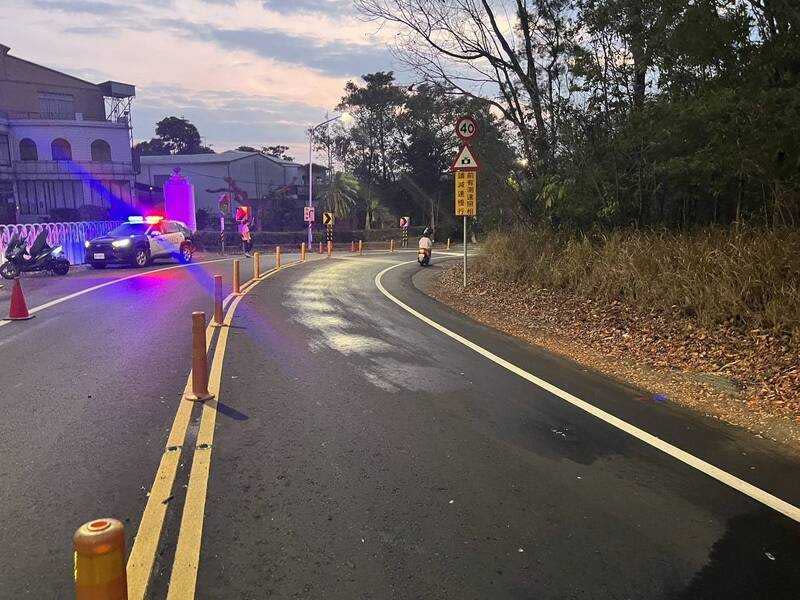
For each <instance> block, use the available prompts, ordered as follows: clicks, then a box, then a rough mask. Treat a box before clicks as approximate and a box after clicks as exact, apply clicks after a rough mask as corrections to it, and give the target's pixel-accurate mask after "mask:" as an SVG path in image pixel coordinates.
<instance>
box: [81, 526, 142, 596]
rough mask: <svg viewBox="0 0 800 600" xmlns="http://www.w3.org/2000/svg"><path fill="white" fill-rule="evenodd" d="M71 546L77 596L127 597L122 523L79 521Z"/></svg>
mask: <svg viewBox="0 0 800 600" xmlns="http://www.w3.org/2000/svg"><path fill="white" fill-rule="evenodd" d="M72 549H73V552H74V554H73V557H74V564H73V573H74V577H75V598H76V600H128V576H127V574H126V571H125V530H124V528H123V525H122V523H120V522H119V521H117V520H116V519H97V520H95V521H90V522H89V523H85V524H83V525H81V526H80V528H78V530H77V531H76V532H75V535H73V536H72Z"/></svg>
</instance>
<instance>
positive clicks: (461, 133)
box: [456, 117, 478, 142]
mask: <svg viewBox="0 0 800 600" xmlns="http://www.w3.org/2000/svg"><path fill="white" fill-rule="evenodd" d="M477 134H478V124H477V123H476V122H475V119H473V118H472V117H461V118H460V119H459V120H458V121H457V122H456V135H457V136H458V137H459V138H461V141H463V142H469V141H470V140H472V139H474V138H475V136H476V135H477Z"/></svg>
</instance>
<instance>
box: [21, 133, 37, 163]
mask: <svg viewBox="0 0 800 600" xmlns="http://www.w3.org/2000/svg"><path fill="white" fill-rule="evenodd" d="M19 159H20V160H39V152H38V151H37V150H36V142H34V141H33V140H32V139H30V138H25V139H24V140H20V141H19Z"/></svg>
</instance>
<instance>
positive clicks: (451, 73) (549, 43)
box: [356, 0, 572, 170]
mask: <svg viewBox="0 0 800 600" xmlns="http://www.w3.org/2000/svg"><path fill="white" fill-rule="evenodd" d="M506 4H513V5H514V6H513V8H511V10H505V9H507V8H510V7H507V6H506ZM356 5H357V6H358V7H359V9H360V10H361V12H362V13H363V14H364V15H366V16H367V17H369V18H373V19H376V20H379V21H386V22H389V23H392V24H394V25H396V26H399V27H400V34H399V42H398V46H397V50H398V53H399V55H400V57H401V59H402V60H403V61H404V62H405V63H406V64H407V65H409V66H410V67H411V68H412V69H414V70H415V71H417V72H418V73H419V74H420V75H421V76H422V77H423V79H424V80H425V81H429V82H434V83H437V84H438V85H439V87H440V89H442V90H447V91H452V92H453V93H458V94H462V95H465V96H469V97H472V98H477V99H482V100H484V101H486V102H489V103H490V104H491V105H492V106H493V107H494V109H495V110H497V111H498V112H499V113H500V114H502V115H503V117H504V118H505V119H506V120H508V122H509V123H512V124H513V125H514V126H515V127H516V129H517V131H518V134H519V135H518V141H519V143H520V147H521V151H522V153H523V155H524V157H525V158H526V162H527V164H528V165H529V167H530V169H531V170H533V168H534V166H535V165H540V164H543V165H549V164H551V162H552V159H553V156H554V153H555V148H554V147H553V142H552V139H553V135H552V131H550V130H551V129H552V123H551V124H550V125H549V129H550V130H549V129H548V123H547V121H546V119H547V116H548V115H549V114H553V111H554V110H556V108H557V107H556V103H557V101H559V98H558V96H559V93H564V92H565V91H566V90H567V84H568V82H567V81H566V80H565V79H564V73H565V71H566V68H565V67H566V59H567V54H566V45H567V42H568V41H569V39H570V35H571V33H572V27H571V23H570V19H569V14H570V10H571V8H572V7H571V2H570V1H569V0H548V1H539V2H532V3H529V2H526V1H523V0H517V1H516V2H513V3H506V2H489V1H488V0H480V1H478V0H448V1H444V2H428V1H425V0H356ZM506 16H507V17H508V18H509V20H510V21H512V25H513V26H512V27H510V28H509V27H506V25H505V24H506V22H507V21H506ZM548 101H549V104H550V105H549V106H547V105H546V103H548Z"/></svg>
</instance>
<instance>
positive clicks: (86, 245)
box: [83, 241, 92, 248]
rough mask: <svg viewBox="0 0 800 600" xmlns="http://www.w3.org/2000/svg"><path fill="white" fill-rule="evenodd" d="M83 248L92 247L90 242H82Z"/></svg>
mask: <svg viewBox="0 0 800 600" xmlns="http://www.w3.org/2000/svg"><path fill="white" fill-rule="evenodd" d="M83 247H84V248H91V247H92V242H90V241H85V242H83Z"/></svg>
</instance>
